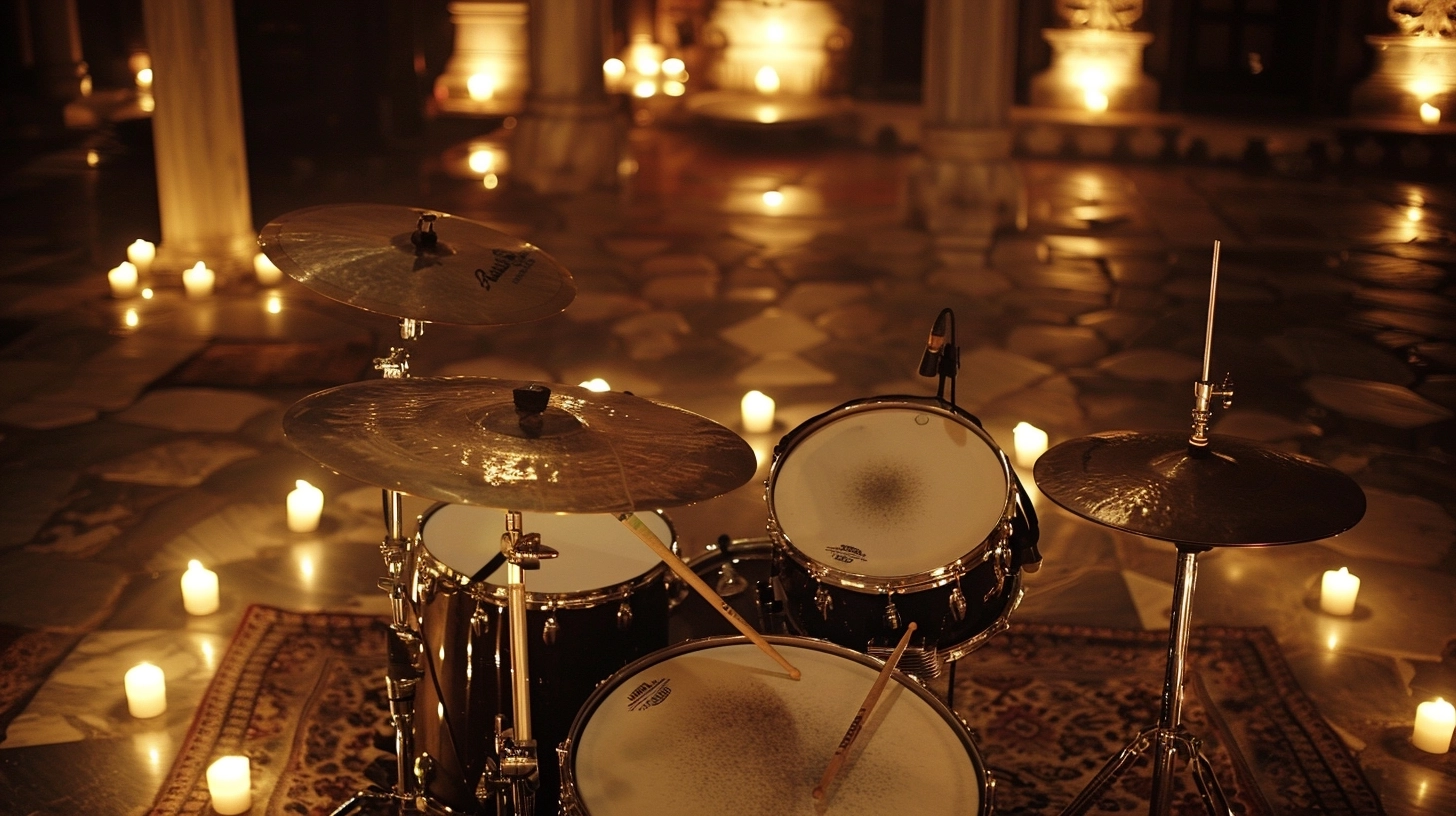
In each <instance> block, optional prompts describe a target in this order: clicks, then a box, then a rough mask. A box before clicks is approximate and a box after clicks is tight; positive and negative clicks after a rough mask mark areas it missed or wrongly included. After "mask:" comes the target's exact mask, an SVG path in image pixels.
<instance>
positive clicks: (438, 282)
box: [258, 204, 576, 326]
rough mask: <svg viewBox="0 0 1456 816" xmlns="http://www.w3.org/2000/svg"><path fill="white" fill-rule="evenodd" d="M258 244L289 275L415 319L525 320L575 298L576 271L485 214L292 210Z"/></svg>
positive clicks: (364, 305) (332, 294)
mask: <svg viewBox="0 0 1456 816" xmlns="http://www.w3.org/2000/svg"><path fill="white" fill-rule="evenodd" d="M421 216H427V218H426V219H425V223H421ZM421 229H422V230H423V233H424V234H423V235H420V234H417V230H421ZM430 232H433V234H434V236H435V237H434V238H433V239H431V238H429V236H428V233H430ZM258 246H260V247H262V249H263V252H264V254H266V255H267V256H268V258H269V259H270V260H272V261H273V263H275V264H277V265H278V268H279V269H282V270H283V271H284V272H286V273H288V276H289V277H291V278H293V279H294V280H296V281H298V282H299V283H302V284H303V285H304V286H307V287H308V288H310V289H312V290H314V291H315V292H318V293H319V294H321V295H323V296H325V297H328V298H332V299H334V300H337V301H339V302H340V303H347V304H349V305H350V306H355V307H358V308H360V309H365V310H367V311H371V312H377V313H379V314H386V315H392V316H394V317H402V318H409V319H412V320H424V321H428V322H431V323H457V324H464V325H471V326H491V325H504V324H509V323H524V322H526V321H529V320H537V319H540V318H543V317H549V316H551V315H554V314H556V313H557V312H560V311H561V310H562V309H565V308H566V306H567V304H569V303H571V301H572V298H574V297H576V282H575V281H573V280H572V279H571V273H569V272H567V271H566V269H565V268H563V267H562V266H561V264H559V263H557V262H556V259H554V258H552V257H551V256H550V255H547V254H546V253H545V252H542V251H541V250H540V249H538V248H537V247H535V246H533V245H531V244H528V243H526V242H525V241H522V240H520V239H519V238H513V237H511V236H509V235H506V234H505V233H503V232H499V231H497V230H493V229H491V228H490V227H488V226H486V225H484V224H482V223H480V222H478V221H471V220H469V219H466V218H459V217H456V216H453V215H449V214H446V213H437V212H433V211H431V210H422V209H419V208H417V207H399V206H393V205H389V204H331V205H328V206H323V207H309V208H307V209H302V210H294V211H293V212H291V213H287V214H286V215H282V216H279V217H278V218H276V219H274V220H273V221H270V222H269V223H268V225H267V226H266V227H263V232H262V233H261V234H260V235H259V236H258Z"/></svg>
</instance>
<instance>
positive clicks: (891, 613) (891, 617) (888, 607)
mask: <svg viewBox="0 0 1456 816" xmlns="http://www.w3.org/2000/svg"><path fill="white" fill-rule="evenodd" d="M885 625H886V626H888V627H890V628H891V629H899V628H900V610H899V609H898V608H897V607H896V606H895V596H894V595H890V596H889V600H888V601H886V602H885ZM907 651H908V650H907Z"/></svg>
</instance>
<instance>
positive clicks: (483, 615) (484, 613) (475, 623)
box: [470, 600, 490, 637]
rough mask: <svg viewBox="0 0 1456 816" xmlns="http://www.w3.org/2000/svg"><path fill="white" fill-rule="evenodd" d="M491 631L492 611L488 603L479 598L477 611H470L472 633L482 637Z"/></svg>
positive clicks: (476, 606)
mask: <svg viewBox="0 0 1456 816" xmlns="http://www.w3.org/2000/svg"><path fill="white" fill-rule="evenodd" d="M489 631H490V611H489V610H488V609H487V608H486V604H484V603H481V602H480V601H479V600H476V602H475V611H474V612H471V613H470V634H471V636H472V637H480V636H481V635H483V634H485V633H486V632H489Z"/></svg>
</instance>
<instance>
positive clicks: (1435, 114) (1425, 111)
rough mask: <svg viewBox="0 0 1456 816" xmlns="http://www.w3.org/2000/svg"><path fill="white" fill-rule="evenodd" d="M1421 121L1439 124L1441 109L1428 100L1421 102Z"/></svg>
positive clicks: (1428, 123)
mask: <svg viewBox="0 0 1456 816" xmlns="http://www.w3.org/2000/svg"><path fill="white" fill-rule="evenodd" d="M1421 123H1422V124H1427V125H1439V124H1441V109H1440V108H1438V107H1436V106H1435V105H1432V104H1431V103H1429V102H1422V103H1421Z"/></svg>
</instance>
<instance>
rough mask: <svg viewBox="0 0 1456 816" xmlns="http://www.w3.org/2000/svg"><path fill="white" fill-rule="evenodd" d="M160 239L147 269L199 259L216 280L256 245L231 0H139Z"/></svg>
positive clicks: (230, 273) (240, 268) (170, 269)
mask: <svg viewBox="0 0 1456 816" xmlns="http://www.w3.org/2000/svg"><path fill="white" fill-rule="evenodd" d="M142 9H143V12H144V14H145V17H146V27H147V47H148V49H149V51H150V53H151V57H152V70H153V72H154V76H155V78H154V79H153V81H152V94H153V95H154V96H155V98H156V109H155V110H154V111H153V112H152V139H153V142H154V144H155V148H156V155H157V199H158V201H159V203H160V208H161V218H162V244H161V246H159V247H158V248H157V260H156V261H155V262H154V265H153V269H160V270H161V271H162V272H163V273H180V272H181V270H183V269H186V268H187V267H190V266H192V265H193V264H194V263H196V262H197V261H205V262H206V263H207V265H208V266H209V267H211V268H212V269H213V271H215V272H216V273H217V274H218V276H219V278H220V280H221V281H222V282H226V281H228V280H230V279H238V278H240V277H243V276H245V275H249V274H251V272H252V264H253V256H254V254H256V252H257V235H258V234H257V231H256V230H254V229H253V216H252V202H251V198H250V196H249V193H248V158H247V153H246V151H245V149H244V145H243V106H242V99H241V92H240V90H239V86H238V52H237V36H236V34H235V32H234V28H233V4H232V0H144V2H143V5H142Z"/></svg>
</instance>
